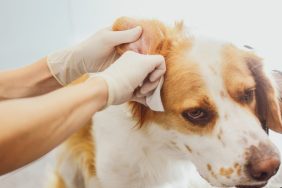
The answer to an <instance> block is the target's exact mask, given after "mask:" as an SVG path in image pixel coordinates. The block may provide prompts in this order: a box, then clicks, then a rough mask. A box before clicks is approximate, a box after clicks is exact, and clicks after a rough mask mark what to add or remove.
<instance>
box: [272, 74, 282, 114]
mask: <svg viewBox="0 0 282 188" xmlns="http://www.w3.org/2000/svg"><path fill="white" fill-rule="evenodd" d="M272 75H273V78H274V81H275V84H276V86H277V88H278V95H279V106H280V112H281V117H282V72H280V71H273V73H272Z"/></svg>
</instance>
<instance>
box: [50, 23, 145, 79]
mask: <svg viewBox="0 0 282 188" xmlns="http://www.w3.org/2000/svg"><path fill="white" fill-rule="evenodd" d="M141 33H142V28H141V27H140V26H138V27H135V28H133V29H129V30H124V31H112V30H111V28H106V29H103V30H100V31H98V32H97V33H96V34H94V35H92V36H91V37H89V38H87V39H86V40H84V41H82V42H81V43H79V44H77V45H75V46H73V47H70V48H67V49H63V50H60V51H57V52H55V53H52V54H50V55H49V56H48V66H49V69H50V71H51V73H52V74H53V76H54V77H55V78H56V79H57V81H58V82H59V83H60V84H62V85H66V84H68V83H70V82H71V81H73V80H75V79H76V78H78V77H79V76H81V75H83V74H85V73H87V72H99V71H102V70H104V69H105V68H107V67H108V66H109V65H110V64H111V63H113V62H114V61H115V60H116V58H117V55H116V54H115V46H117V45H120V44H123V43H131V42H134V41H136V40H137V39H138V38H139V37H140V35H141Z"/></svg>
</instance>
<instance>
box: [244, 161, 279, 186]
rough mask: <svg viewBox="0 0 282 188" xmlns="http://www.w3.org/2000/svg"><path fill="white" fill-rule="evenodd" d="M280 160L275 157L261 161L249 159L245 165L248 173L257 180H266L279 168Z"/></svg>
mask: <svg viewBox="0 0 282 188" xmlns="http://www.w3.org/2000/svg"><path fill="white" fill-rule="evenodd" d="M279 165H280V160H279V159H278V158H276V157H273V158H269V159H266V160H262V161H250V163H249V164H248V166H247V170H248V173H249V175H250V176H251V177H252V178H253V179H255V180H257V181H266V180H268V179H269V178H271V177H272V176H273V175H275V174H276V172H277V171H278V169H279Z"/></svg>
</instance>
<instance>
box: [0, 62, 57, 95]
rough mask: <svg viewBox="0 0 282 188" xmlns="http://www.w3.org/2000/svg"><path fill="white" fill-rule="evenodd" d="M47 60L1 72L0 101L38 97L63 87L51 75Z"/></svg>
mask: <svg viewBox="0 0 282 188" xmlns="http://www.w3.org/2000/svg"><path fill="white" fill-rule="evenodd" d="M46 61H47V59H46V58H43V59H41V60H39V61H37V62H36V63H34V64H31V65H28V66H25V67H22V68H18V69H15V70H10V71H3V72H0V100H5V99H13V98H23V97H31V96H37V95H41V94H44V93H48V92H50V91H53V90H55V89H58V88H60V87H62V86H61V85H60V84H59V83H58V81H57V80H56V79H55V78H54V77H53V75H52V74H51V72H50V70H49V68H48V66H47V62H46Z"/></svg>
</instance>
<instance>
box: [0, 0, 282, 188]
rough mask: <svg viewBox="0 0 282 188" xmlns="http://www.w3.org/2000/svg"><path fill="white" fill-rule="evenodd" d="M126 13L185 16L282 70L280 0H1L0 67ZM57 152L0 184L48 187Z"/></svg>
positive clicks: (197, 29)
mask: <svg viewBox="0 0 282 188" xmlns="http://www.w3.org/2000/svg"><path fill="white" fill-rule="evenodd" d="M120 16H132V17H138V18H156V19H159V20H161V21H163V22H165V23H167V24H169V25H171V24H173V23H174V22H175V21H179V20H183V21H184V23H185V25H186V26H187V28H188V30H189V33H191V34H193V35H206V36H210V37H213V38H217V39H222V40H227V41H231V42H233V43H235V44H237V45H239V46H243V45H249V46H252V47H253V48H254V49H255V51H256V52H257V53H258V54H259V55H260V56H261V57H263V58H264V59H265V62H266V66H267V69H268V70H272V69H278V70H282V55H281V51H282V50H281V44H282V36H281V35H282V22H281V18H282V11H281V1H279V0H261V1H257V0H248V1H245V0H236V1H226V0H213V1H204V0H174V1H164V0H154V1H152V0H142V1H137V0H103V1H101V0H48V1H46V0H24V1H21V0H0V70H6V69H12V68H16V67H20V66H24V65H27V64H30V63H32V62H34V61H36V60H37V59H39V58H41V57H43V56H46V55H47V54H49V53H50V52H53V51H55V50H57V49H60V48H64V47H67V46H69V45H72V44H74V43H76V42H78V41H80V40H81V39H84V38H86V37H87V36H89V35H91V34H93V33H94V32H95V31H97V30H99V29H101V28H103V27H106V26H110V25H111V24H112V23H113V21H114V20H115V19H116V18H118V17H120ZM271 139H272V140H274V142H275V143H276V144H277V145H278V147H279V148H280V150H281V151H282V136H281V135H277V134H274V133H271ZM30 147H36V145H33V146H30ZM53 156H54V155H53V154H52V153H51V154H49V155H47V156H46V157H44V158H43V159H42V160H39V161H37V162H35V163H33V164H32V165H29V166H28V167H25V168H23V169H21V170H18V171H16V172H13V173H10V174H8V175H6V176H2V177H0V187H1V188H39V187H42V185H43V182H44V174H45V172H46V170H47V171H48V168H51V167H48V166H52V165H51V164H52V162H51V161H52V159H53ZM46 164H48V165H46ZM277 179H278V178H276V180H275V181H277V182H278V180H277ZM278 187H280V185H279V186H278V184H277V187H273V188H278Z"/></svg>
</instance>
